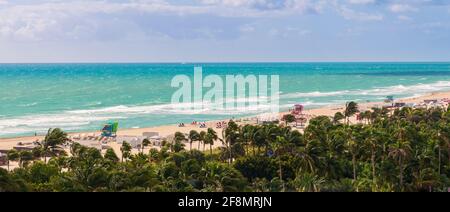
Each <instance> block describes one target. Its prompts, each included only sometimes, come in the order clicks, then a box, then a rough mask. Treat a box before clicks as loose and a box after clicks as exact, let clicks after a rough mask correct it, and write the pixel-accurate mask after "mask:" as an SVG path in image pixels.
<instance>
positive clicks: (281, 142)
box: [270, 136, 288, 191]
mask: <svg viewBox="0 0 450 212" xmlns="http://www.w3.org/2000/svg"><path fill="white" fill-rule="evenodd" d="M287 144H288V143H287V141H286V139H285V138H284V137H281V136H278V137H277V140H276V141H275V142H272V143H270V145H271V147H272V150H273V151H274V155H275V156H276V158H277V159H278V174H279V177H280V180H281V182H282V183H283V191H284V190H285V185H284V182H283V167H282V165H283V161H282V156H283V155H284V154H283V153H284V152H283V151H284V149H285V147H286V146H287Z"/></svg>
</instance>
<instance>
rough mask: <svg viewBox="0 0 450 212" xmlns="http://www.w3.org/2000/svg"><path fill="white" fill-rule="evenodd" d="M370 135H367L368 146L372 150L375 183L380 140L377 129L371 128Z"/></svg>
mask: <svg viewBox="0 0 450 212" xmlns="http://www.w3.org/2000/svg"><path fill="white" fill-rule="evenodd" d="M367 131H368V133H367V134H368V135H367V137H366V140H365V141H366V146H367V147H368V149H369V150H370V163H371V165H372V181H373V183H374V184H375V182H376V156H377V152H378V149H379V141H378V139H377V137H376V135H375V130H374V129H372V128H369V129H368V130H367Z"/></svg>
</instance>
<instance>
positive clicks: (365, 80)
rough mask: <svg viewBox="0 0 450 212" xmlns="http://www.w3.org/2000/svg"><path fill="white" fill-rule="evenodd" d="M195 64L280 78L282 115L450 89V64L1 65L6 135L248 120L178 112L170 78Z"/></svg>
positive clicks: (212, 70) (1, 130)
mask: <svg viewBox="0 0 450 212" xmlns="http://www.w3.org/2000/svg"><path fill="white" fill-rule="evenodd" d="M195 66H202V67H203V74H204V75H208V74H217V75H221V76H224V75H227V74H242V75H249V74H255V75H274V74H275V75H279V76H280V92H281V93H280V105H281V106H282V109H287V108H289V107H290V106H292V105H293V104H295V103H303V104H305V105H306V106H308V107H320V106H323V105H327V104H337V103H343V102H346V101H348V100H356V101H360V102H365V101H380V100H383V99H384V98H385V97H386V96H388V95H394V96H395V97H397V98H401V97H411V96H415V95H421V94H425V93H429V92H436V91H445V90H450V63H230V64H211V63H210V64H0V137H11V136H18V135H33V134H34V133H35V132H38V133H43V132H45V131H46V130H47V129H48V128H50V127H61V128H63V129H64V130H67V131H86V130H98V129H100V128H101V127H102V124H103V123H105V122H108V121H112V120H119V121H120V125H121V127H122V128H137V127H150V126H158V125H166V124H176V123H179V122H186V123H189V122H191V121H192V120H198V121H204V120H205V121H206V120H214V119H223V118H230V117H231V116H245V115H249V114H245V113H239V112H238V111H234V112H233V113H229V111H228V112H225V111H224V112H222V113H221V112H217V111H215V112H208V110H206V111H202V112H200V113H199V112H197V111H192V112H189V111H183V112H180V111H176V110H174V109H173V108H172V107H171V103H170V102H171V97H172V94H173V92H174V91H176V90H177V89H176V88H172V87H171V86H170V83H171V80H172V78H173V77H174V76H175V75H177V74H186V75H192V74H193V70H194V67H195Z"/></svg>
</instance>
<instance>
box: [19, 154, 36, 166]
mask: <svg viewBox="0 0 450 212" xmlns="http://www.w3.org/2000/svg"><path fill="white" fill-rule="evenodd" d="M33 159H34V157H33V153H31V152H30V151H20V152H19V166H20V167H25V166H27V165H28V163H29V162H30V161H32V160H33Z"/></svg>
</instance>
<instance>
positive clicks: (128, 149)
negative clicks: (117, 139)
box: [120, 141, 132, 163]
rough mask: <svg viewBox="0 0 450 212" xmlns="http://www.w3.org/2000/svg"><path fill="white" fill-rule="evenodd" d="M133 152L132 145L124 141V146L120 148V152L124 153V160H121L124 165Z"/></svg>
mask: <svg viewBox="0 0 450 212" xmlns="http://www.w3.org/2000/svg"><path fill="white" fill-rule="evenodd" d="M131 150H132V147H131V145H130V144H129V143H127V142H125V141H124V142H123V143H122V146H121V147H120V151H121V152H122V160H121V161H122V163H123V161H124V159H128V158H130V157H131Z"/></svg>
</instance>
